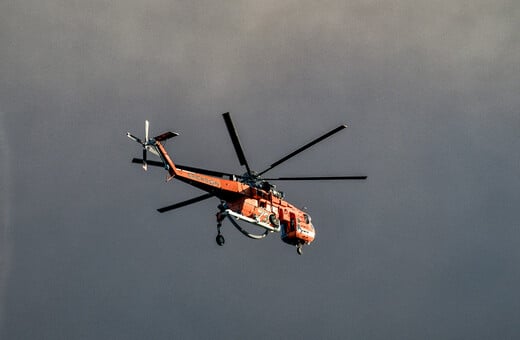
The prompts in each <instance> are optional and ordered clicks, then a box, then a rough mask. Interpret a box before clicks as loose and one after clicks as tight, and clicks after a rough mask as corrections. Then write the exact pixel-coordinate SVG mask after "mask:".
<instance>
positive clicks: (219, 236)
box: [215, 234, 226, 246]
mask: <svg viewBox="0 0 520 340" xmlns="http://www.w3.org/2000/svg"><path fill="white" fill-rule="evenodd" d="M215 240H216V241H217V244H218V245H219V246H223V245H224V243H226V240H225V239H224V236H222V235H220V234H218V235H217V237H216V239H215Z"/></svg>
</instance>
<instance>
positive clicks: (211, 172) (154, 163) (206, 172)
mask: <svg viewBox="0 0 520 340" xmlns="http://www.w3.org/2000/svg"><path fill="white" fill-rule="evenodd" d="M132 163H136V164H143V160H142V159H140V158H134V159H132ZM146 163H147V164H148V165H152V166H157V167H160V168H164V163H163V162H159V161H148V160H147V161H146ZM175 166H176V167H177V169H181V170H186V171H191V172H197V173H199V174H204V175H209V176H214V177H225V176H228V177H229V178H232V177H233V176H235V177H241V176H237V175H234V174H230V173H227V172H220V171H214V170H208V169H202V168H195V167H193V166H187V165H181V164H176V165H175Z"/></svg>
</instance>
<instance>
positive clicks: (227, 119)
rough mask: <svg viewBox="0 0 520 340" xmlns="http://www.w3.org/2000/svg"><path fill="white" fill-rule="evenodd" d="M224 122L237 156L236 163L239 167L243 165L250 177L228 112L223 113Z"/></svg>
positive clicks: (247, 165)
mask: <svg viewBox="0 0 520 340" xmlns="http://www.w3.org/2000/svg"><path fill="white" fill-rule="evenodd" d="M222 116H223V117H224V122H225V123H226V127H227V129H228V132H229V136H230V137H231V141H232V142H233V146H234V147H235V152H236V153H237V156H238V161H239V162H240V165H245V166H246V169H247V173H248V174H249V175H251V169H249V164H247V160H246V156H245V155H244V150H242V145H241V144H240V140H239V139H238V134H237V131H236V129H235V126H234V125H233V121H232V120H231V116H230V115H229V112H226V113H223V114H222Z"/></svg>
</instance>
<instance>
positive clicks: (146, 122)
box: [144, 120, 150, 142]
mask: <svg viewBox="0 0 520 340" xmlns="http://www.w3.org/2000/svg"><path fill="white" fill-rule="evenodd" d="M149 130H150V122H149V121H148V120H145V121H144V139H145V141H146V142H148V140H149V138H148V137H149V136H148V131H149Z"/></svg>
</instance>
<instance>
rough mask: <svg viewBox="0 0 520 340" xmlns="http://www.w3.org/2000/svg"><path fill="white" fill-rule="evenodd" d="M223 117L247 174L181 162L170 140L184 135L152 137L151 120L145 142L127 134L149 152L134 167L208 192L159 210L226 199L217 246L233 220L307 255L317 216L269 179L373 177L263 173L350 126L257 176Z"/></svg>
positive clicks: (219, 214) (228, 118)
mask: <svg viewBox="0 0 520 340" xmlns="http://www.w3.org/2000/svg"><path fill="white" fill-rule="evenodd" d="M222 116H223V118H224V122H225V125H226V128H227V130H228V133H229V135H230V137H231V142H232V144H233V146H234V148H235V152H236V155H237V157H238V161H239V163H240V165H242V166H245V169H246V172H245V173H244V174H243V175H235V174H231V173H226V172H220V171H214V170H207V169H202V168H196V167H192V166H186V165H180V164H175V163H174V162H173V161H172V159H171V157H170V156H169V154H168V152H167V151H166V149H165V147H164V142H165V141H166V140H168V139H171V138H173V137H176V136H178V135H179V134H178V133H176V132H171V131H168V132H165V133H162V134H160V135H158V136H155V137H152V138H150V137H149V127H150V123H149V122H148V120H146V121H145V138H144V140H141V139H139V138H137V137H135V136H134V135H132V134H131V133H129V132H127V136H128V138H130V139H132V140H133V141H135V142H137V143H139V144H140V145H141V146H142V149H143V153H142V158H133V159H132V163H137V164H142V167H143V169H144V170H145V171H146V170H147V169H148V166H157V167H162V168H164V169H165V170H166V171H167V177H166V181H167V182H168V181H170V180H171V179H173V178H176V179H178V180H179V181H181V182H184V183H187V184H189V185H192V186H194V187H197V188H199V189H202V190H203V191H206V193H205V194H204V195H201V196H198V197H194V198H192V199H189V200H186V201H182V202H179V203H175V204H172V205H169V206H166V207H162V208H159V209H157V211H159V212H160V213H164V212H167V211H171V210H174V209H178V208H182V207H185V206H187V205H190V204H193V203H197V202H200V201H202V200H205V199H208V198H211V197H216V198H218V199H220V204H219V205H218V212H217V214H216V217H217V236H216V242H217V244H218V245H219V246H223V245H224V243H225V239H224V236H222V232H221V227H222V223H223V222H224V220H225V219H226V218H227V219H228V220H229V221H230V222H231V224H232V225H233V226H234V227H235V228H236V229H237V230H239V231H240V232H241V233H242V234H244V235H245V236H247V237H249V238H252V239H256V240H259V239H263V238H264V237H266V236H267V235H269V234H270V233H281V239H282V241H283V242H285V243H287V244H290V245H292V246H295V247H296V250H297V253H298V254H299V255H301V254H302V249H303V246H304V245H307V244H310V243H311V242H312V241H313V240H314V238H315V236H316V231H315V229H314V226H313V224H312V220H311V217H310V216H309V214H307V212H306V211H303V210H301V209H299V208H297V207H295V206H294V205H293V204H291V203H289V202H288V201H286V200H285V195H284V193H283V192H281V191H279V190H277V189H276V186H275V185H272V184H271V183H269V182H268V181H324V180H325V181H329V180H333V181H336V180H365V179H367V176H333V177H323V176H316V177H276V178H265V177H262V175H263V174H265V173H266V172H268V171H270V170H272V169H273V168H275V167H276V166H278V165H280V164H282V163H283V162H285V161H287V160H288V159H290V158H292V157H294V156H296V155H297V154H299V153H301V152H302V151H304V150H307V149H308V148H310V147H311V146H313V145H315V144H317V143H319V142H321V141H323V140H324V139H326V138H329V137H330V136H332V135H334V134H336V133H337V132H339V131H341V130H343V129H345V128H346V127H347V125H344V124H342V125H339V126H338V127H336V128H334V129H333V130H331V131H329V132H327V133H325V134H324V135H322V136H320V137H318V138H316V139H314V140H312V141H311V142H309V143H307V144H305V145H303V146H302V147H300V148H298V149H296V150H295V151H293V152H291V153H290V154H288V155H286V156H284V157H282V158H281V159H279V160H278V161H276V162H274V163H272V164H271V165H270V166H269V167H268V168H266V169H265V170H263V171H260V172H254V171H252V170H251V168H250V167H249V163H248V162H247V159H246V157H245V154H244V151H243V149H242V145H241V144H240V140H239V137H238V133H237V131H236V129H235V126H234V125H233V121H232V120H231V116H230V114H229V112H226V113H224V114H223V115H222ZM148 151H149V152H151V153H152V154H154V155H156V156H158V157H159V158H160V161H153V160H148V157H147V153H148ZM237 221H244V222H247V223H250V224H252V225H255V226H256V227H260V228H261V229H263V230H264V232H263V233H262V234H256V233H251V232H249V231H247V230H246V229H244V228H243V227H241V226H240V225H239V224H238V223H237Z"/></svg>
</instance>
